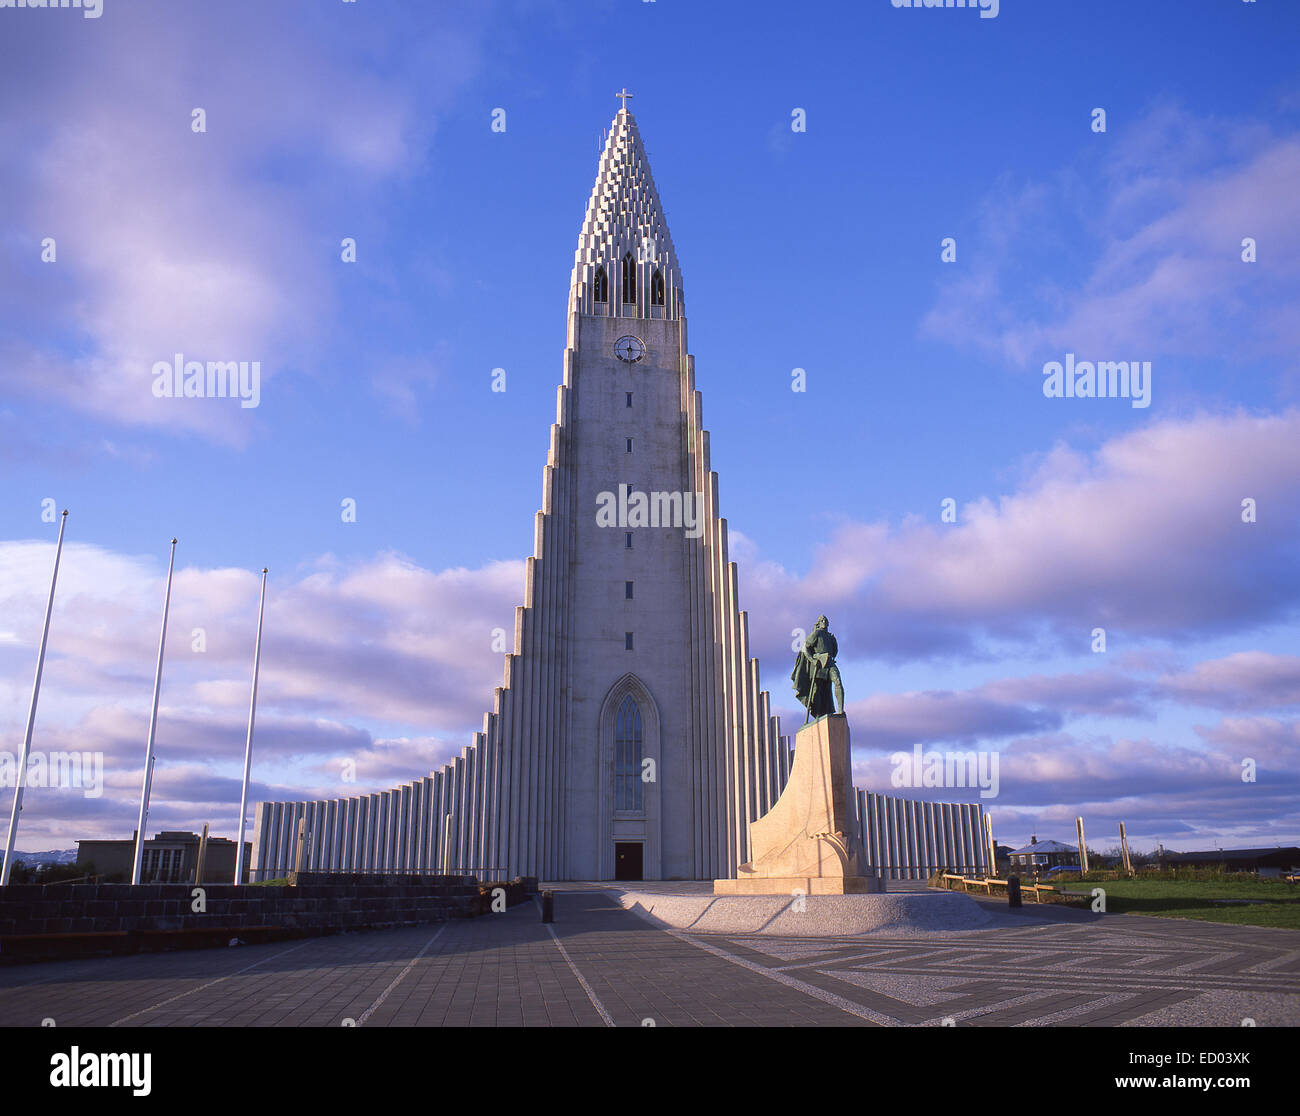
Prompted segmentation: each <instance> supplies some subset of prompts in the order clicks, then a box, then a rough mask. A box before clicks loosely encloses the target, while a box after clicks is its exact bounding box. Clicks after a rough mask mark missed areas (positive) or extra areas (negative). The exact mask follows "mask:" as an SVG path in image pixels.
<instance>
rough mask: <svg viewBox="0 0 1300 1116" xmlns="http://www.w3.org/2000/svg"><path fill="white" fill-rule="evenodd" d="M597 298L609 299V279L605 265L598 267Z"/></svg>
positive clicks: (597, 299)
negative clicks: (606, 275)
mask: <svg viewBox="0 0 1300 1116" xmlns="http://www.w3.org/2000/svg"><path fill="white" fill-rule="evenodd" d="M595 298H596V301H597V302H608V301H609V280H608V279H607V278H606V277H605V269H604V268H603V267H598V268H596V282H595Z"/></svg>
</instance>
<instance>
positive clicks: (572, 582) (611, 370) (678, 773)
mask: <svg viewBox="0 0 1300 1116" xmlns="http://www.w3.org/2000/svg"><path fill="white" fill-rule="evenodd" d="M620 96H622V97H624V102H623V106H624V107H623V108H621V109H620V110H619V112H618V114H617V115H616V116H615V118H614V121H613V124H612V126H611V128H610V132H609V136H608V139H607V140H606V143H605V147H604V151H603V152H602V154H601V157H600V165H599V168H598V170H597V174H596V183H595V186H594V187H593V189H592V192H591V198H590V200H589V201H588V203H587V210H586V215H585V217H584V219H583V223H582V229H581V231H580V233H579V235H578V247H577V251H576V253H575V256H574V265H573V273H572V280H571V283H570V289H569V299H568V329H567V343H566V348H565V352H564V369H563V381H562V383H561V384H560V386H559V389H558V396H557V402H556V418H555V422H554V424H553V425H552V426H551V432H550V448H549V451H548V454H547V462H546V467H545V470H544V474H543V483H542V507H541V510H540V511H539V512H537V514H536V519H535V525H534V528H535V529H534V551H533V555H532V557H530V558H529V559H528V560H527V564H526V565H527V568H526V579H525V589H524V603H523V604H522V605H521V606H520V607H518V608H517V609H516V611H515V630H514V646H513V649H512V651H511V653H510V654H508V655H507V656H506V659H505V674H504V678H503V680H502V684H501V686H499V687H498V688H497V689H496V691H495V693H494V697H493V702H492V711H491V712H490V713H488V714H486V715H485V717H484V721H483V731H482V732H479V733H476V734H475V737H474V743H473V744H472V745H471V746H469V747H467V748H465V749H464V751H463V752H462V754H461V756H460V757H458V758H457V759H456V760H454V761H453V762H452V763H450V764H448V765H447V766H446V767H445V768H444V769H443V770H442V771H439V772H434V773H433V774H431V775H430V776H428V777H426V778H424V779H419V780H416V781H415V782H413V783H410V784H407V785H406V786H405V787H400V788H394V789H393V790H392V791H388V792H385V793H383V794H378V795H369V796H365V797H362V798H360V799H351V800H340V801H337V802H334V803H268V804H262V805H261V806H260V807H259V808H258V810H257V813H256V815H255V817H256V822H257V829H256V834H257V835H256V837H255V847H254V857H253V864H254V866H255V867H261V868H263V869H265V870H272V867H271V866H272V865H273V864H277V863H280V862H282V861H283V860H284V848H285V846H284V842H291V841H292V838H291V836H290V828H291V827H292V826H293V824H294V821H293V819H294V818H297V817H299V816H304V814H306V815H309V816H310V817H312V818H315V819H316V821H315V822H312V823H310V824H309V828H312V829H313V832H315V830H317V829H321V830H323V834H324V835H323V836H317V837H315V838H314V839H313V840H312V842H310V851H311V853H312V854H316V853H319V856H317V855H312V856H311V859H310V861H309V862H310V863H312V864H313V865H317V866H319V867H320V868H321V869H323V870H328V869H335V870H338V869H346V870H353V871H364V870H366V869H367V868H381V869H385V870H396V869H402V868H423V869H438V868H450V869H453V870H455V869H460V870H464V871H467V872H474V871H476V870H480V869H505V870H507V871H508V872H509V873H511V874H514V873H518V874H523V875H532V876H538V877H540V878H542V879H548V880H601V879H617V878H626V879H640V878H644V879H714V878H715V877H721V876H734V875H735V873H736V868H737V865H738V864H740V863H741V862H743V861H745V860H746V859H747V858H748V849H747V841H748V824H749V822H750V821H752V820H754V819H755V818H757V817H759V816H760V815H762V814H763V813H765V812H766V811H767V810H768V809H769V808H770V807H771V806H772V804H773V803H774V802H775V801H776V799H777V798H778V797H779V796H780V792H781V789H782V787H783V786H784V784H785V780H786V778H787V776H788V774H789V768H790V748H789V741H788V739H786V738H784V737H782V736H781V734H780V725H779V722H778V720H777V719H776V718H774V717H773V716H772V715H771V712H770V707H769V704H770V703H769V696H768V694H767V693H766V692H765V691H762V690H760V688H759V675H758V661H757V660H756V659H752V658H750V656H749V635H748V625H747V617H746V614H745V613H744V612H742V611H741V610H740V608H739V594H738V587H737V572H736V566H735V564H734V563H732V562H730V561H729V560H728V556H727V524H726V520H724V519H721V518H719V515H718V478H717V474H716V473H714V472H712V471H711V469H710V465H709V435H708V431H706V430H705V429H704V428H703V413H702V401H701V397H700V393H699V392H698V391H697V390H696V388H695V365H694V359H693V358H692V357H691V355H690V354H689V352H688V349H687V339H686V303H685V298H684V293H683V280H682V272H681V267H680V264H679V262H678V258H677V251H676V249H675V247H674V246H673V242H672V238H671V236H670V235H669V233H668V224H667V220H666V218H665V215H664V209H663V204H662V203H661V201H660V199H659V193H658V190H657V189H656V187H655V182H654V178H653V176H652V175H651V173H650V164H649V161H648V160H647V158H646V152H645V147H644V146H643V144H642V142H641V136H640V133H639V131H638V129H637V124H636V120H635V119H634V118H633V116H632V114H631V112H629V111H628V109H627V107H626V97H628V96H630V94H626V93H624V94H620ZM295 807H297V808H299V809H295ZM259 850H260V851H259Z"/></svg>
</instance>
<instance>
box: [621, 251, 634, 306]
mask: <svg viewBox="0 0 1300 1116" xmlns="http://www.w3.org/2000/svg"><path fill="white" fill-rule="evenodd" d="M623 301H624V302H629V303H635V302H636V260H634V259H633V258H632V253H631V252H628V253H627V254H626V255H625V256H624V257H623Z"/></svg>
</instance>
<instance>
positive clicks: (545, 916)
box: [542, 891, 555, 922]
mask: <svg viewBox="0 0 1300 1116" xmlns="http://www.w3.org/2000/svg"><path fill="white" fill-rule="evenodd" d="M542 921H543V922H554V921H555V892H553V891H543V892H542Z"/></svg>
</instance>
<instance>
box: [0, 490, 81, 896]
mask: <svg viewBox="0 0 1300 1116" xmlns="http://www.w3.org/2000/svg"><path fill="white" fill-rule="evenodd" d="M67 525H68V509H67V508H64V509H63V515H62V517H61V518H60V520H59V543H58V545H57V546H56V547H55V548H54V573H53V574H52V575H51V577H50V599H49V600H48V601H46V602H45V630H44V631H42V632H41V649H40V651H39V653H38V654H37V656H36V680H35V681H34V682H33V683H32V704H31V707H30V708H29V709H28V710H27V733H26V735H25V736H24V737H23V754H22V757H21V759H19V761H18V770H17V771H16V772H15V773H14V808H13V813H12V814H10V816H9V836H8V837H7V838H6V839H5V859H4V866H3V867H0V887H3V886H5V884H7V883H8V882H9V872H10V869H12V868H13V859H14V841H15V839H16V838H17V836H18V814H19V812H20V811H21V810H22V808H23V787H24V785H25V784H26V782H27V760H28V757H29V756H30V755H31V750H32V729H33V728H34V727H35V725H36V699H37V698H39V697H40V695H41V672H42V671H43V670H44V669H45V645H46V644H47V643H48V642H49V638H50V614H51V613H52V612H53V611H54V585H55V583H56V582H57V581H58V580H59V557H60V556H61V555H62V554H63V528H65V527H66V526H67Z"/></svg>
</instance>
